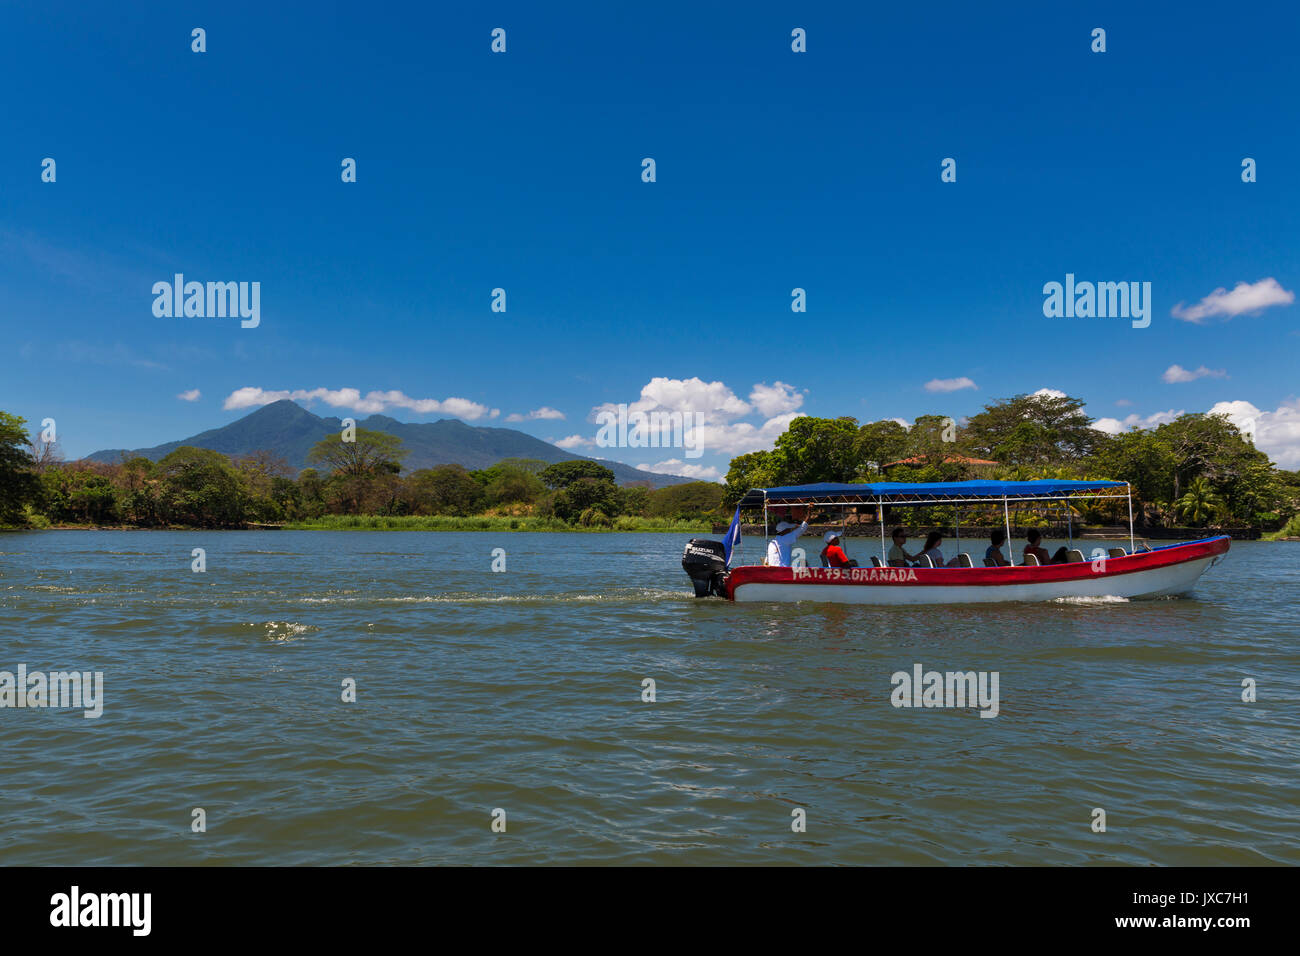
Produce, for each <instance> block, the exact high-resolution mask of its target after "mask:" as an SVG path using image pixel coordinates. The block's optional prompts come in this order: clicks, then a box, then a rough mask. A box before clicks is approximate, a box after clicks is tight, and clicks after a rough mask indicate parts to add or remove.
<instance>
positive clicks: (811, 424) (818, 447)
mask: <svg viewBox="0 0 1300 956" xmlns="http://www.w3.org/2000/svg"><path fill="white" fill-rule="evenodd" d="M857 439H858V422H857V419H854V418H813V417H812V416H810V415H803V416H800V417H799V418H796V419H794V420H793V421H791V422H790V424H789V426H788V427H787V428H786V430H785V432H784V433H783V434H782V435H781V437H780V438H778V439H777V440H776V448H775V449H774V454H775V457H776V460H777V472H778V477H779V478H780V479H781V483H782V484H789V485H807V484H812V483H814V482H820V481H837V482H848V481H852V480H853V478H854V476H855V474H856V473H857V470H858V458H857V454H856V452H855V450H854V448H855V445H856V444H857Z"/></svg>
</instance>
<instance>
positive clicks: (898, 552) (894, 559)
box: [888, 528, 920, 568]
mask: <svg viewBox="0 0 1300 956" xmlns="http://www.w3.org/2000/svg"><path fill="white" fill-rule="evenodd" d="M893 537H894V545H893V547H891V548H890V549H889V559H888V560H889V566H890V567H891V568H910V567H911V566H912V562H913V561H915V560H916V559H917V558H919V557H920V555H919V554H908V553H907V549H906V548H904V547H903V545H905V544H907V533H906V532H905V531H904V530H903V529H902V528H895V529H894V535H893Z"/></svg>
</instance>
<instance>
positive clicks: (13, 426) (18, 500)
mask: <svg viewBox="0 0 1300 956" xmlns="http://www.w3.org/2000/svg"><path fill="white" fill-rule="evenodd" d="M31 467H32V457H31V455H30V454H29V453H28V444H27V422H26V420H25V419H22V418H19V417H18V416H17V415H10V414H9V413H8V412H0V524H10V525H12V524H25V523H26V520H27V519H26V511H27V507H28V505H31V504H34V503H35V502H36V499H37V495H38V494H39V492H40V484H39V482H38V481H37V478H36V476H35V475H34V474H32V472H31Z"/></svg>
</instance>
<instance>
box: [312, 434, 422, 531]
mask: <svg viewBox="0 0 1300 956" xmlns="http://www.w3.org/2000/svg"><path fill="white" fill-rule="evenodd" d="M352 438H353V440H352V441H344V440H343V436H342V435H337V434H335V435H329V436H327V437H325V438H322V439H321V440H320V441H318V442H317V443H316V444H315V445H313V446H312V449H311V451H310V452H308V454H307V460H308V461H309V462H311V463H312V464H321V465H324V466H325V467H326V468H328V469H329V471H330V476H331V478H332V479H334V481H333V486H332V491H333V494H334V496H335V497H336V500H338V502H339V503H340V505H341V506H342V507H343V508H345V509H346V510H347V511H349V512H351V513H354V514H355V513H356V512H358V511H360V510H361V507H362V505H363V503H364V501H365V498H366V495H367V493H368V491H369V486H370V482H371V481H372V480H373V479H374V478H376V477H377V476H379V475H395V474H397V473H398V472H400V471H401V470H402V459H403V458H405V457H406V456H407V454H408V450H407V449H406V448H404V447H402V440H401V439H400V438H398V437H396V436H395V435H389V434H387V433H386V432H377V431H371V430H370V429H368V428H358V429H357V430H356V434H355V435H353V436H352Z"/></svg>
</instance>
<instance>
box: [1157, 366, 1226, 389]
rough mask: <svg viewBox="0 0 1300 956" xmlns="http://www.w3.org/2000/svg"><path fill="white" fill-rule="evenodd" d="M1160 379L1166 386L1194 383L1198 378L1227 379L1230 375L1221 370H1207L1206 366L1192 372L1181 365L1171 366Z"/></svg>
mask: <svg viewBox="0 0 1300 956" xmlns="http://www.w3.org/2000/svg"><path fill="white" fill-rule="evenodd" d="M1160 377H1161V378H1162V379H1164V381H1165V383H1166V384H1169V385H1173V384H1175V383H1177V382H1194V381H1196V380H1197V379H1198V378H1227V377H1228V373H1227V372H1225V371H1224V370H1223V369H1221V368H1206V367H1205V366H1204V365H1202V366H1201V367H1200V368H1198V369H1196V370H1195V371H1191V372H1189V371H1188V370H1187V369H1185V368H1183V367H1182V366H1181V365H1171V366H1169V367H1168V368H1167V369H1165V373H1164V374H1163V375H1161V376H1160Z"/></svg>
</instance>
